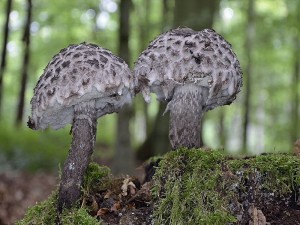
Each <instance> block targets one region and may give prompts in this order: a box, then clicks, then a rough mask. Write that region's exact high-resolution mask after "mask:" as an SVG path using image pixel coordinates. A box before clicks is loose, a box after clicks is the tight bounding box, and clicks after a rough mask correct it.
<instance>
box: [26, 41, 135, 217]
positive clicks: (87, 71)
mask: <svg viewBox="0 0 300 225" xmlns="http://www.w3.org/2000/svg"><path fill="white" fill-rule="evenodd" d="M135 83H136V82H135V80H134V77H133V75H132V73H131V71H130V69H129V67H128V65H127V64H126V63H125V62H124V61H123V60H122V59H121V58H119V57H117V56H115V55H113V54H112V53H111V52H110V51H108V50H106V49H103V48H101V47H98V46H97V45H94V44H87V43H81V44H78V45H70V46H69V47H67V48H65V49H62V50H61V51H60V52H59V53H58V54H57V55H55V56H54V57H53V59H52V60H51V61H50V62H49V64H48V65H47V67H46V69H45V70H44V73H43V75H42V76H41V77H40V79H39V81H38V83H37V85H36V87H35V89H34V96H33V98H32V99H31V105H32V115H31V117H29V121H28V126H29V127H30V128H31V129H34V130H38V129H41V130H44V129H46V128H47V127H52V128H53V129H59V128H62V127H64V126H65V125H66V124H72V129H71V132H72V134H73V137H72V144H71V147H70V150H69V155H68V157H67V159H66V161H65V163H64V167H63V171H62V177H61V182H60V187H59V197H58V211H59V212H61V211H62V209H63V208H64V207H67V208H70V207H71V206H73V205H74V204H75V202H76V201H77V200H79V199H80V196H81V191H80V188H81V186H82V183H83V176H84V173H85V171H86V169H87V166H88V164H89V162H90V157H91V154H92V152H93V148H94V143H95V138H96V125H97V118H99V117H101V116H103V115H105V114H108V113H113V112H118V111H119V110H120V108H121V107H122V106H123V105H124V104H126V103H129V102H131V99H132V97H133V89H134V86H135Z"/></svg>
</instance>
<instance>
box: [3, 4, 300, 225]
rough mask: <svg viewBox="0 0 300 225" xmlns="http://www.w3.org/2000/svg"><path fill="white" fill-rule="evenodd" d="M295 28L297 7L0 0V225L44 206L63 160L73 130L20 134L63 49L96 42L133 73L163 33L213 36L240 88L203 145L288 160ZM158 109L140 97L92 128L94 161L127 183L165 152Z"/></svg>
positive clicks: (294, 130) (294, 131)
mask: <svg viewBox="0 0 300 225" xmlns="http://www.w3.org/2000/svg"><path fill="white" fill-rule="evenodd" d="M299 21H300V1H299V0H209V1H208V0H185V1H183V0H96V1H95V0H77V1H70V0H51V1H49V0H47V1H46V0H1V1H0V32H1V35H0V59H1V61H0V224H5V223H6V222H5V221H10V222H12V221H14V220H15V219H16V218H20V217H21V216H22V214H23V213H24V209H25V208H26V207H27V206H28V205H32V204H34V203H35V202H36V201H40V200H42V199H45V198H46V197H47V195H48V194H49V192H50V190H53V188H54V187H55V184H56V183H57V178H55V177H57V176H55V175H54V176H53V175H50V174H53V173H54V174H56V175H57V173H58V171H59V165H61V164H62V163H63V161H64V159H65V157H66V155H67V152H68V149H69V146H70V142H71V136H70V135H69V131H70V127H71V126H68V127H66V128H64V129H61V130H57V131H54V130H51V129H48V130H45V131H32V130H30V129H29V128H27V126H26V122H27V118H28V116H29V115H30V110H31V109H30V99H31V98H32V95H33V88H34V87H35V85H36V83H37V81H38V78H39V76H40V75H41V74H42V73H43V69H44V68H45V67H46V65H47V64H48V62H49V61H50V60H51V58H52V57H53V56H54V55H55V54H57V53H58V52H59V51H60V50H61V49H62V48H65V47H67V46H68V45H70V44H78V43H81V42H84V41H85V42H92V43H95V44H98V45H100V46H102V47H104V48H107V49H110V50H111V51H112V52H113V53H115V54H117V55H119V56H120V57H122V58H123V59H125V60H126V61H127V62H128V64H129V65H130V67H131V68H132V69H133V67H134V62H135V61H136V60H137V58H138V56H139V54H140V53H141V52H142V51H143V50H144V49H145V48H146V47H147V45H148V44H149V42H150V41H151V40H153V39H154V38H156V37H157V36H158V35H159V34H160V33H162V32H164V31H167V30H169V29H171V28H176V27H178V26H188V27H191V28H193V29H194V30H202V29H204V28H213V29H215V30H216V31H217V32H218V33H220V34H221V35H222V36H223V37H224V38H225V39H226V40H228V41H229V42H230V43H231V44H232V46H233V49H234V51H235V52H236V54H237V56H238V58H239V60H240V63H241V66H242V70H243V72H244V86H243V88H242V91H241V93H239V95H238V98H237V100H236V101H235V102H234V103H233V104H232V105H230V106H225V107H220V108H217V109H215V110H213V111H210V112H207V113H206V114H205V116H204V122H203V127H202V129H203V133H202V140H203V144H204V145H205V146H207V147H210V148H213V149H224V150H225V151H227V152H229V153H231V154H259V153H262V152H290V151H291V150H292V146H293V143H294V142H295V141H296V139H297V138H300V124H299V123H300V119H299V116H300V115H299V114H300V109H299V107H300V106H299V104H300V96H299V95H300V84H299V83H300V82H299V79H300V78H299V77H300V72H299V70H300V69H299V68H300V25H299ZM164 109H165V105H163V104H159V103H158V102H157V101H156V99H155V96H153V98H152V102H151V104H149V105H147V104H146V103H145V102H144V100H143V99H142V97H141V95H140V94H139V95H137V96H136V98H135V100H134V102H133V104H132V106H131V107H127V108H125V109H124V110H123V111H122V112H120V113H119V114H112V115H106V116H104V117H102V118H100V119H98V134H97V143H96V148H95V152H94V160H95V161H98V162H100V163H102V164H106V165H109V166H110V167H112V168H113V171H114V173H132V171H133V170H134V168H135V167H136V166H137V165H139V164H138V163H137V162H142V161H143V160H145V159H147V158H148V157H150V156H152V155H161V154H163V153H165V152H166V151H168V150H169V149H170V146H169V141H168V115H165V116H162V114H163V112H164ZM41 171H42V173H45V172H46V175H45V174H41ZM31 172H36V173H35V175H31V176H30V175H28V174H30V173H31ZM37 172H38V173H37ZM37 174H39V175H37ZM50 186H51V188H49V187H50ZM35 187H37V188H39V191H36V190H35ZM38 196H39V197H38ZM5 218H6V219H5ZM7 223H8V222H7Z"/></svg>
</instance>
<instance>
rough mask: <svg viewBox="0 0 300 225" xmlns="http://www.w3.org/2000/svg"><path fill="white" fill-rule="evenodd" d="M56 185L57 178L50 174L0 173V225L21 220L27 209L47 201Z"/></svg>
mask: <svg viewBox="0 0 300 225" xmlns="http://www.w3.org/2000/svg"><path fill="white" fill-rule="evenodd" d="M56 185H57V176H55V175H53V174H50V173H45V172H37V173H24V172H12V171H9V172H3V173H0V225H10V224H14V223H15V221H17V220H19V219H21V218H23V216H24V214H25V212H26V210H27V208H28V207H31V206H33V205H35V204H36V203H37V202H40V201H43V200H45V199H47V198H48V197H49V194H50V193H51V192H52V191H53V190H54V189H55V188H56Z"/></svg>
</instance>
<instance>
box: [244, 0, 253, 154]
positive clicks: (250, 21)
mask: <svg viewBox="0 0 300 225" xmlns="http://www.w3.org/2000/svg"><path fill="white" fill-rule="evenodd" d="M254 5H255V0H249V5H248V25H247V32H246V41H245V46H246V62H247V66H246V74H245V76H244V82H245V90H244V93H245V102H244V121H243V143H242V150H243V151H244V152H247V145H248V126H249V123H250V107H251V99H250V97H251V92H252V90H251V89H252V79H251V76H252V66H253V65H252V49H253V41H254V32H255V21H254V18H255V11H254Z"/></svg>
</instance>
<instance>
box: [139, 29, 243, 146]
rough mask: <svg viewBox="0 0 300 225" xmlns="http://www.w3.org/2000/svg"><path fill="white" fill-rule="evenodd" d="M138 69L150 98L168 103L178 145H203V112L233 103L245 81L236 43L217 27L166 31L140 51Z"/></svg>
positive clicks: (173, 140) (172, 136) (171, 135)
mask: <svg viewBox="0 0 300 225" xmlns="http://www.w3.org/2000/svg"><path fill="white" fill-rule="evenodd" d="M134 73H135V76H136V77H137V78H138V82H139V87H140V89H141V91H142V93H143V96H144V98H145V100H146V101H147V102H149V101H150V92H153V93H156V95H157V98H158V100H160V101H167V102H168V105H167V108H166V111H170V128H169V139H170V142H171V146H172V148H173V149H177V148H179V147H187V148H193V147H200V123H201V118H202V115H203V113H204V112H206V111H208V110H211V109H214V108H215V107H217V106H220V105H228V104H231V103H232V102H233V101H234V100H235V98H236V95H237V93H238V92H239V91H240V88H241V86H242V71H241V68H240V63H239V61H238V59H237V58H236V55H235V54H234V52H233V50H232V48H231V45H230V44H229V43H228V42H227V41H226V40H224V38H223V37H222V36H221V35H219V34H218V33H216V32H215V31H214V30H211V29H204V30H202V31H200V32H197V31H194V30H192V29H190V28H177V29H173V30H170V31H168V32H166V33H163V34H161V35H160V36H158V37H157V38H156V39H155V40H153V41H152V42H151V43H150V45H149V46H148V48H147V49H146V50H145V51H143V52H142V54H141V55H140V56H139V58H138V61H137V62H136V65H135V69H134Z"/></svg>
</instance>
